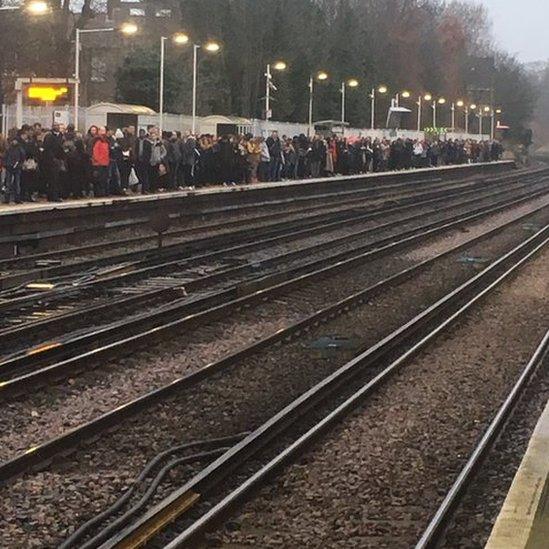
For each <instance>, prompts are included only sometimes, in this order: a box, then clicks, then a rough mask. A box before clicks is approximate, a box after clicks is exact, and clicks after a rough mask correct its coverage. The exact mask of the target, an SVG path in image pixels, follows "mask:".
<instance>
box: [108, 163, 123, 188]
mask: <svg viewBox="0 0 549 549" xmlns="http://www.w3.org/2000/svg"><path fill="white" fill-rule="evenodd" d="M120 187H121V186H120V171H119V170H118V164H117V163H116V162H115V161H114V160H111V162H110V164H109V185H108V190H109V194H120Z"/></svg>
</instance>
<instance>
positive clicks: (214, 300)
mask: <svg viewBox="0 0 549 549" xmlns="http://www.w3.org/2000/svg"><path fill="white" fill-rule="evenodd" d="M540 192H541V193H545V190H543V191H540ZM527 196H528V200H530V199H531V195H527ZM515 200H516V199H515ZM515 200H514V201H513V203H514V202H515ZM518 200H522V199H518ZM502 207H508V206H507V202H504V204H501V203H495V204H493V205H491V206H490V207H489V208H488V210H486V209H485V208H480V209H477V210H473V212H467V214H466V217H465V218H464V217H463V214H459V215H457V216H454V217H452V218H450V219H443V220H440V221H437V222H434V223H430V224H428V225H424V226H422V227H420V228H419V229H412V230H409V231H404V232H403V233H400V234H399V235H392V236H390V237H387V238H384V239H381V240H378V241H377V242H374V243H370V244H367V245H365V246H362V247H358V248H355V249H353V250H351V251H347V252H340V253H337V254H335V255H332V256H330V257H328V258H324V259H320V260H315V261H312V262H310V263H307V264H305V265H300V266H297V267H293V268H290V269H287V270H286V271H282V272H278V273H276V274H274V275H273V274H271V275H267V276H266V277H265V278H264V279H263V282H262V284H260V286H263V287H265V286H266V287H267V288H265V290H264V291H263V293H262V298H263V299H264V298H265V297H266V296H267V292H268V284H269V283H272V282H280V281H283V280H285V281H287V283H288V285H287V286H286V288H288V287H292V286H294V285H300V284H303V283H304V281H310V279H311V277H315V275H316V273H318V272H319V269H320V272H321V273H322V275H323V276H325V275H326V274H327V273H329V272H330V271H331V270H332V269H336V272H337V271H338V270H340V269H341V268H342V265H348V264H349V261H351V262H352V264H353V265H356V260H359V261H360V262H361V261H364V260H366V259H373V258H375V257H380V256H383V255H384V254H385V253H386V252H387V251H393V250H395V249H399V248H398V247H397V246H398V244H399V243H400V242H405V243H409V242H410V238H413V237H414V236H416V237H418V238H416V239H415V240H417V239H419V240H421V239H422V238H425V237H426V236H428V237H431V236H432V235H433V231H436V229H437V228H439V227H441V226H442V227H443V228H445V229H447V228H448V225H450V226H451V224H452V223H454V222H455V223H457V224H462V223H464V222H466V221H469V220H470V219H471V218H473V219H474V218H475V216H478V215H481V216H482V215H487V212H488V213H493V211H494V210H497V209H498V208H502ZM452 208H453V207H450V209H452ZM540 209H543V207H541V208H540ZM464 219H465V221H464ZM435 234H436V233H435ZM399 239H400V240H399ZM415 240H414V241H415ZM320 246H324V244H321V245H320ZM296 253H298V254H302V253H303V251H302V250H301V251H298V252H290V254H289V255H292V256H293V255H294V254H296ZM349 258H350V259H349ZM331 264H332V265H333V266H330V265H331ZM236 269H237V270H238V269H240V268H236ZM212 276H213V277H214V278H215V277H216V276H217V275H212ZM259 280H262V279H259ZM202 282H203V281H202ZM198 283H201V281H198ZM253 283H254V281H252V284H253ZM255 284H256V286H255V288H257V287H258V286H257V284H259V281H258V280H256V281H255ZM239 288H240V287H239V286H232V287H229V288H225V289H222V290H220V291H219V292H217V293H214V294H210V295H207V296H206V297H205V298H202V299H200V298H198V299H196V300H191V301H190V302H188V300H186V299H182V300H179V301H180V302H181V303H176V304H175V305H172V306H165V307H162V308H161V309H160V310H158V311H153V312H151V313H143V314H142V315H138V316H136V317H132V318H130V319H123V320H120V321H118V322H114V323H112V324H109V325H107V326H103V327H101V328H99V329H94V330H92V331H90V332H88V333H85V334H82V335H78V336H76V337H73V338H68V339H67V338H56V339H55V340H53V341H52V340H50V341H46V342H43V343H41V344H40V345H38V346H35V347H32V348H30V349H27V350H25V351H23V352H22V353H18V354H16V355H15V356H12V357H10V358H7V359H4V360H3V361H2V362H0V376H1V377H0V379H1V381H0V398H5V397H6V395H11V396H13V395H14V393H13V391H19V390H21V388H26V387H27V386H29V384H31V383H36V382H37V381H46V380H51V379H53V378H52V375H56V376H60V374H61V373H62V372H64V374H63V375H67V374H71V375H72V374H74V373H75V372H76V370H77V369H78V368H80V367H81V366H82V365H83V364H85V363H86V362H87V361H88V358H89V356H90V355H89V353H88V352H86V349H87V347H89V346H93V347H97V343H98V342H99V341H101V340H103V343H102V344H103V345H104V347H101V348H99V349H95V351H92V352H94V353H95V354H93V355H92V356H94V357H97V356H98V353H100V352H101V350H102V349H107V350H108V352H109V353H110V352H112V349H113V347H111V346H110V345H107V343H110V342H112V341H113V338H116V337H121V338H122V342H126V341H128V340H129V338H128V332H129V333H130V334H131V333H132V331H133V333H134V335H133V336H132V337H131V339H132V340H133V342H134V343H135V342H136V341H137V340H138V339H141V337H143V338H144V339H143V342H145V341H147V339H148V337H149V335H150V333H151V331H154V332H153V333H154V337H155V338H156V337H158V336H159V335H160V332H164V331H165V330H164V327H163V326H158V323H159V322H162V321H164V322H165V321H166V320H168V325H167V326H168V327H167V329H168V330H171V329H172V328H171V326H172V322H171V320H170V319H173V317H174V316H177V315H181V314H187V315H189V314H190V316H187V317H185V318H184V319H183V324H185V325H190V326H196V325H197V322H198V323H199V324H201V323H204V322H206V321H207V320H209V319H211V316H210V314H211V312H212V311H211V309H210V310H207V311H205V314H203V315H201V313H200V308H201V307H204V306H214V310H216V311H217V312H219V311H220V310H223V311H224V312H225V313H226V312H229V311H230V310H234V301H232V300H234V298H237V296H238V294H239V293H240V289H239ZM275 288H276V289H275V292H278V291H280V290H279V289H278V287H277V286H276V285H275ZM254 296H255V294H252V296H251V297H250V301H251V302H253V301H254ZM223 300H225V301H226V302H225V304H224V305H225V306H224V305H223V303H222V302H223ZM227 300H229V301H228V302H227ZM219 302H221V309H220V308H219V307H216V305H219ZM196 311H198V312H196ZM214 318H215V317H214ZM199 319H200V320H199ZM175 322H176V324H179V322H180V321H177V320H176V321H175ZM179 328H181V325H179ZM136 330H145V332H144V333H142V335H140V334H135V332H136ZM135 338H137V339H135ZM114 344H115V345H117V342H116V340H115V341H114ZM71 349H72V350H76V351H83V352H82V354H81V355H77V356H75V357H72V358H69V359H67V360H64V361H62V362H61V363H58V364H53V365H50V366H45V367H41V368H40V366H41V365H43V364H44V362H45V361H48V360H54V359H56V357H57V360H61V359H62V358H63V357H66V355H67V353H68V352H70V350H71ZM33 366H34V368H39V369H35V370H34V371H31V372H21V370H24V369H25V368H29V367H33ZM12 376H15V377H13V378H12V379H10V377H12Z"/></svg>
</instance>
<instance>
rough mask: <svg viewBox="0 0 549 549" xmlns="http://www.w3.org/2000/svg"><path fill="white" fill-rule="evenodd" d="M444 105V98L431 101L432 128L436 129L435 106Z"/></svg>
mask: <svg viewBox="0 0 549 549" xmlns="http://www.w3.org/2000/svg"><path fill="white" fill-rule="evenodd" d="M445 103H446V99H444V97H439V98H438V99H437V100H436V101H433V128H436V127H437V104H438V105H441V106H442V105H444V104H445Z"/></svg>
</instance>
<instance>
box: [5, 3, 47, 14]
mask: <svg viewBox="0 0 549 549" xmlns="http://www.w3.org/2000/svg"><path fill="white" fill-rule="evenodd" d="M20 10H23V11H26V12H28V13H30V14H31V15H46V14H47V13H50V11H51V6H50V5H49V4H48V2H46V1H45V0H29V1H28V2H25V3H24V4H23V5H22V6H21V5H20V6H2V7H0V11H20Z"/></svg>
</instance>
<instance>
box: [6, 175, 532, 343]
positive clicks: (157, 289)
mask: <svg viewBox="0 0 549 549" xmlns="http://www.w3.org/2000/svg"><path fill="white" fill-rule="evenodd" d="M525 185H527V183H525ZM466 194H468V193H466ZM451 196H452V195H450V196H449V197H445V198H442V199H434V200H428V201H419V202H418V203H417V204H416V205H415V206H412V207H411V208H414V207H425V208H426V209H425V210H424V211H425V212H427V213H428V212H429V206H430V205H431V207H435V206H436V204H443V201H445V200H448V199H449V198H450V199H451ZM461 196H463V195H461ZM496 196H497V193H495V194H494V198H495V197H496ZM479 198H480V197H479ZM408 208H409V207H392V208H384V209H381V210H379V211H377V212H370V213H368V214H366V215H361V216H353V219H350V220H343V221H336V222H333V223H331V224H324V225H321V226H315V227H313V228H309V229H301V230H297V231H291V232H290V233H286V234H285V235H281V236H277V237H271V238H266V239H262V240H260V241H259V242H254V243H252V244H243V245H237V246H230V247H228V248H223V247H222V248H221V249H220V250H218V251H216V252H209V253H206V254H198V256H195V257H194V259H193V258H190V259H189V258H187V259H186V260H184V261H183V263H181V261H180V260H174V261H168V262H165V261H160V263H159V264H156V265H155V264H153V265H152V266H151V265H150V264H149V261H142V262H138V263H133V264H132V265H131V266H130V265H128V264H124V266H123V267H122V272H118V273H116V272H114V273H113V272H109V271H108V270H107V271H106V272H104V273H102V275H101V276H97V277H91V280H90V277H87V278H86V277H85V276H84V275H83V274H82V273H79V275H78V276H79V283H77V284H73V285H64V286H63V287H61V288H59V289H52V290H50V291H45V292H44V291H42V292H36V291H35V290H34V289H33V288H34V286H33V285H31V287H30V288H25V289H24V294H23V295H21V296H20V295H18V294H16V295H15V296H12V298H11V299H4V301H3V302H0V309H1V310H3V311H4V313H5V319H4V323H5V324H4V326H6V325H8V326H9V325H10V324H11V325H20V324H22V323H24V322H25V320H27V322H28V320H29V319H31V321H32V320H33V319H36V318H38V319H42V318H44V317H52V316H53V317H54V316H57V315H56V314H55V313H56V312H59V310H61V311H64V310H65V309H67V308H68V306H67V301H70V300H71V299H72V300H79V301H82V299H83V296H82V292H85V291H89V292H90V293H91V295H92V297H91V299H92V300H97V299H98V297H97V294H100V295H101V293H102V292H103V293H105V292H106V291H108V290H109V286H116V285H121V284H123V282H124V281H126V282H127V283H131V281H132V280H133V279H135V278H137V279H139V278H142V279H145V281H144V282H143V283H141V284H139V283H135V284H133V285H132V286H126V287H121V288H116V289H115V290H114V291H115V292H117V293H118V295H120V293H121V294H122V295H123V297H122V298H120V297H118V299H117V301H116V303H111V308H114V306H115V305H116V307H118V306H119V305H120V306H121V307H124V306H125V303H126V302H128V301H129V302H130V303H134V304H136V303H139V301H140V300H141V299H142V300H143V302H146V301H149V299H151V298H157V297H158V298H159V299H160V298H161V297H164V298H172V297H173V290H175V293H177V290H178V289H179V288H180V287H181V285H182V284H185V283H187V285H192V284H193V282H194V283H195V285H196V283H197V280H196V279H197V277H198V275H197V273H196V272H195V273H194V275H193V272H192V271H193V268H194V269H195V271H196V270H197V269H198V270H200V269H202V270H203V271H204V269H206V270H207V269H208V268H209V269H214V270H215V269H216V267H217V271H218V273H219V271H223V268H222V264H223V261H225V262H226V261H227V257H228V256H231V255H234V254H242V253H246V252H250V251H253V250H254V249H262V248H263V247H265V246H273V245H276V244H277V243H278V244H281V243H284V242H289V241H292V239H299V238H306V237H308V236H311V237H312V236H314V235H315V234H319V233H321V231H329V230H330V229H332V230H336V229H341V228H344V227H345V226H346V225H350V226H352V225H353V224H354V223H360V222H368V221H370V220H375V219H377V218H378V217H381V216H384V217H387V216H392V215H395V216H397V215H399V213H402V212H405V211H407V209H408ZM416 218H417V217H416ZM407 219H408V220H413V219H414V217H413V216H408V218H407ZM407 219H406V218H404V219H403V220H402V221H406V220H407ZM398 222H399V219H398V217H397V218H396V223H398ZM394 224H395V223H393V224H391V223H385V224H381V225H379V226H378V228H379V229H381V228H383V227H386V228H389V227H391V226H392V225H394ZM365 232H367V231H363V232H360V231H355V233H353V232H352V229H351V234H349V235H348V238H347V239H346V240H347V241H350V240H351V239H353V238H355V235H356V237H360V236H361V235H364V234H365ZM343 240H345V239H343ZM339 242H341V239H340V240H339V241H337V239H336V240H335V241H334V244H336V243H339ZM326 245H330V243H329V242H326V243H325V244H324V246H326ZM317 249H318V248H317ZM275 252H276V249H275ZM282 255H283V254H282ZM208 260H209V261H213V262H214V264H213V265H212V264H210V266H209V267H208V265H207V261H208ZM216 261H217V262H218V263H217V264H216V263H215V262H216ZM204 262H206V264H204ZM219 262H221V265H220V264H219ZM233 262H234V261H233ZM197 263H198V265H197ZM200 263H202V265H200ZM237 263H240V271H245V270H248V271H253V270H254V269H255V268H256V266H257V264H258V263H259V264H266V263H267V262H266V261H265V258H264V257H261V256H259V257H258V256H256V257H255V258H253V257H252V258H251V259H248V260H246V259H245V258H244V257H243V258H241V259H237ZM237 266H238V265H237ZM177 269H179V271H180V272H181V271H183V272H181V274H179V275H178V273H177V272H175V273H174V272H173V271H174V270H177ZM235 270H237V269H234V268H232V269H231V267H229V268H225V271H227V274H229V273H234V272H235ZM170 271H171V272H170ZM163 274H164V275H167V276H162V275H163ZM147 276H148V278H147ZM199 278H200V277H199ZM46 287H47V286H46ZM29 292H30V295H29ZM112 292H113V290H112V288H111V292H110V293H109V294H108V295H107V297H108V298H109V299H110V300H111V301H112V299H113V298H115V299H116V293H115V295H113V293H112ZM127 294H132V297H131V299H129V300H127V299H125V297H127ZM103 298H104V299H105V296H104V295H103ZM92 302H93V301H92ZM35 304H37V305H36V309H34V308H33V305H35ZM44 304H46V305H47V306H49V309H48V308H47V307H45V306H44ZM86 305H87V304H86V303H83V304H82V305H81V308H85V307H86ZM18 308H22V309H23V312H22V315H21V316H22V317H23V318H22V319H21V318H20V317H19V316H18V315H17V314H15V316H11V317H10V315H9V314H8V313H9V311H10V310H14V309H15V310H16V311H17V309H18ZM94 312H97V310H95V311H94ZM4 335H6V334H4Z"/></svg>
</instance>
